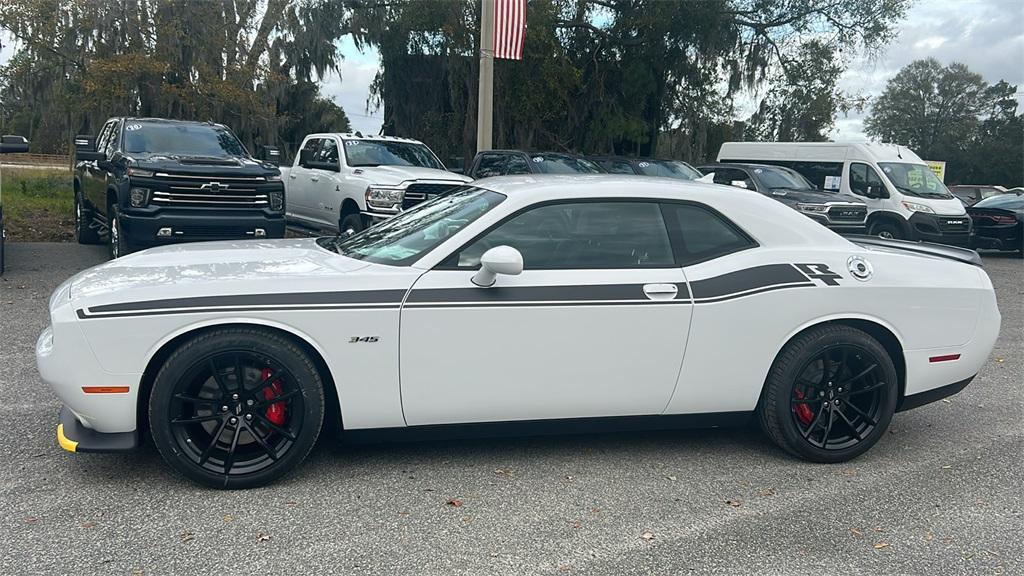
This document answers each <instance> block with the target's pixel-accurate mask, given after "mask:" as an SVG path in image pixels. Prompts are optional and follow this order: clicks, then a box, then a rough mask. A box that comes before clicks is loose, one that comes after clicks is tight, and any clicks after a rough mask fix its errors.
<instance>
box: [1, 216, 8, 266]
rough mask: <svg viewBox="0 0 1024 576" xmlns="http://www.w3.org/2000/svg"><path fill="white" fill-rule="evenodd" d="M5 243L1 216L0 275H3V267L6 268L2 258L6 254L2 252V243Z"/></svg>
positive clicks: (3, 249) (5, 233)
mask: <svg viewBox="0 0 1024 576" xmlns="http://www.w3.org/2000/svg"><path fill="white" fill-rule="evenodd" d="M6 242H7V230H6V229H4V220H3V216H2V215H0V275H2V274H3V273H4V269H5V266H6V262H4V257H5V256H6V254H5V253H4V251H5V248H4V243H6Z"/></svg>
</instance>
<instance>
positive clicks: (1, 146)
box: [0, 135, 28, 154]
mask: <svg viewBox="0 0 1024 576" xmlns="http://www.w3.org/2000/svg"><path fill="white" fill-rule="evenodd" d="M16 152H28V140H27V139H26V138H25V137H24V136H11V135H7V136H0V154H14V153H16Z"/></svg>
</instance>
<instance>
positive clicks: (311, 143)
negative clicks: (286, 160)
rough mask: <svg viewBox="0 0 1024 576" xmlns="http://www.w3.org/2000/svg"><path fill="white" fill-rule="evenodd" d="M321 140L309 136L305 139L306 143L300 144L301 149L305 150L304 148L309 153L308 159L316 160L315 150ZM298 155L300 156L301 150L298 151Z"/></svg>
mask: <svg viewBox="0 0 1024 576" xmlns="http://www.w3.org/2000/svg"><path fill="white" fill-rule="evenodd" d="M321 140H322V138H310V139H309V140H306V143H305V144H304V145H303V146H302V150H303V151H305V150H308V151H309V153H310V156H309V159H310V160H316V151H317V148H319V146H320V141H321ZM299 157H300V158H301V157H302V151H300V152H299Z"/></svg>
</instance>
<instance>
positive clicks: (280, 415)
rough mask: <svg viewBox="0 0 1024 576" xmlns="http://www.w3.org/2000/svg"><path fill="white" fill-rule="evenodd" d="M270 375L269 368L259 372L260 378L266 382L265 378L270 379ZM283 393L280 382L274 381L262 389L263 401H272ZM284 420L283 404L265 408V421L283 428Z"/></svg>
mask: <svg viewBox="0 0 1024 576" xmlns="http://www.w3.org/2000/svg"><path fill="white" fill-rule="evenodd" d="M271 373H272V372H271V370H270V368H264V369H263V372H261V376H260V378H261V379H263V380H266V379H267V378H270V375H271ZM283 391H284V389H283V388H281V381H280V380H274V381H273V382H271V383H270V386H267V387H266V388H264V389H263V399H264V400H273V399H274V398H277V397H278V396H280V395H281V393H282V392H283ZM285 419H286V415H285V410H284V402H274V403H273V404H271V405H270V406H267V420H270V422H271V423H273V424H274V425H276V426H284V421H285Z"/></svg>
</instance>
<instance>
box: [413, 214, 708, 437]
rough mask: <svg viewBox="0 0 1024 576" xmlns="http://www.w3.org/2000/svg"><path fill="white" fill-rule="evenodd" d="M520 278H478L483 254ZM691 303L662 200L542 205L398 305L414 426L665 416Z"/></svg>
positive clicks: (456, 258) (423, 281)
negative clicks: (500, 253) (513, 255)
mask: <svg viewBox="0 0 1024 576" xmlns="http://www.w3.org/2000/svg"><path fill="white" fill-rule="evenodd" d="M501 245H507V246H512V247H514V248H516V249H518V250H519V251H520V252H521V254H522V256H523V261H524V270H523V272H522V274H520V275H518V276H499V278H498V279H497V282H496V283H495V285H494V286H493V287H490V288H479V287H476V286H474V284H473V283H472V282H471V281H470V278H471V277H472V276H473V274H474V272H475V270H476V269H477V268H478V263H479V260H480V256H481V255H482V254H483V252H484V251H486V250H487V249H488V248H491V247H494V246H501ZM690 313H691V305H690V302H689V299H688V292H687V288H686V284H685V278H684V275H683V272H682V269H681V268H680V267H679V266H678V265H677V263H676V261H675V257H674V252H673V249H672V246H671V242H670V240H669V236H668V233H667V230H666V226H665V223H664V218H663V216H662V211H661V207H660V206H659V205H658V204H657V203H654V202H646V201H637V200H607V201H601V202H559V203H550V204H545V205H538V206H534V207H531V208H530V209H528V210H526V211H524V212H521V213H519V214H518V215H515V216H513V217H511V218H509V219H506V220H505V221H504V222H503V223H500V224H499V225H497V226H496V227H493V228H492V229H491V230H490V231H488V232H487V233H485V234H484V235H482V236H480V237H479V238H478V239H476V240H474V241H472V242H471V243H470V244H468V245H467V246H464V247H463V248H462V249H460V250H458V251H456V252H455V253H454V254H452V255H451V256H450V257H449V258H448V259H447V260H446V261H445V262H444V263H442V264H441V265H439V266H438V267H436V268H435V269H433V270H431V271H429V272H427V273H425V274H424V275H423V276H421V277H420V279H419V280H418V281H417V282H416V284H415V285H414V286H413V289H412V290H411V291H410V293H409V295H408V297H407V300H406V303H405V305H404V307H403V309H402V318H401V352H400V361H401V368H400V370H401V382H402V405H403V410H404V413H405V418H406V422H407V423H408V424H409V425H421V424H443V423H458V422H493V421H510V420H535V419H549V418H584V417H599V416H625V415H640V414H659V413H661V412H662V411H663V410H664V408H665V406H666V405H667V403H668V400H669V398H670V397H671V395H672V391H673V388H674V386H675V383H676V380H677V378H678V374H679V367H680V363H681V361H682V358H683V351H684V348H685V346H686V339H687V333H688V331H689V321H690Z"/></svg>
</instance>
